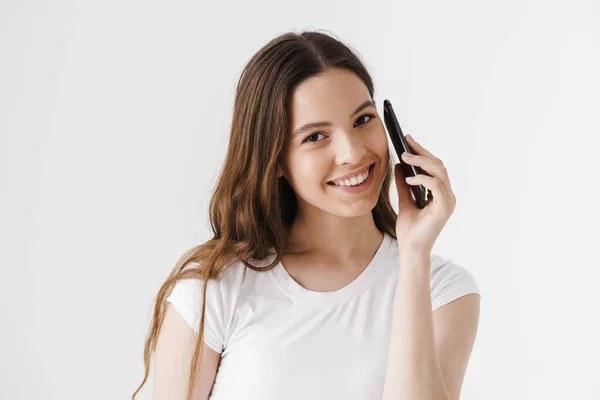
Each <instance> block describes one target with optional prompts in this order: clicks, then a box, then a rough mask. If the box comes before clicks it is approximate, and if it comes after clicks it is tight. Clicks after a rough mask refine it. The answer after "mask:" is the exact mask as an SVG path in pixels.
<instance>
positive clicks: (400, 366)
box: [383, 249, 479, 400]
mask: <svg viewBox="0 0 600 400" xmlns="http://www.w3.org/2000/svg"><path fill="white" fill-rule="evenodd" d="M399 254H400V255H401V256H400V260H399V267H400V266H401V268H400V269H399V274H398V284H397V286H396V293H395V299H394V310H393V317H392V318H393V319H392V330H391V337H390V346H389V352H388V364H387V371H386V379H385V384H384V390H383V400H400V399H402V400H413V399H415V400H416V399H419V400H458V399H459V396H460V387H461V385H462V381H463V377H464V374H465V370H466V366H467V363H468V359H469V357H470V353H471V349H472V347H473V342H474V339H475V333H476V330H477V324H478V317H479V296H478V295H472V296H463V297H462V298H460V299H457V300H456V301H453V302H451V303H449V304H446V305H445V306H442V307H440V308H439V309H438V310H436V315H435V318H434V314H433V312H432V305H431V292H430V290H431V287H430V275H431V271H430V266H431V256H430V254H426V253H425V252H418V251H414V250H413V251H402V249H400V252H399ZM458 318H460V320H459V319H458ZM456 321H459V323H460V324H461V325H460V327H459V326H455V325H454V324H456ZM434 322H435V325H434ZM459 328H460V329H459ZM434 331H435V332H436V333H438V334H439V335H438V337H437V338H436V335H434ZM440 356H442V357H443V359H442V358H439V357H440ZM442 366H443V367H442Z"/></svg>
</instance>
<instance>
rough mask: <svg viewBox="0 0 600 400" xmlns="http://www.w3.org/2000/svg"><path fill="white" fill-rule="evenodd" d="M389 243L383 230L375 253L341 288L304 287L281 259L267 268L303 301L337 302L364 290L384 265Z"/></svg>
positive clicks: (279, 282)
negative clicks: (317, 290)
mask: <svg viewBox="0 0 600 400" xmlns="http://www.w3.org/2000/svg"><path fill="white" fill-rule="evenodd" d="M390 245H391V237H390V236H389V235H388V234H387V233H385V232H383V239H382V240H381V243H380V245H379V247H378V248H377V251H376V252H375V255H374V256H373V258H372V259H371V261H370V262H369V264H368V265H367V266H366V267H365V269H364V270H363V271H362V272H361V274H360V275H359V276H357V277H356V278H355V279H354V280H353V281H352V282H350V283H349V284H347V285H346V286H344V287H343V288H340V289H338V290H335V291H330V292H316V291H312V290H309V289H306V288H305V287H303V286H302V285H300V284H299V283H298V282H296V281H295V280H294V278H292V276H291V275H290V274H289V273H288V272H287V270H286V269H285V267H284V266H283V264H282V263H281V261H279V262H278V263H277V265H276V266H275V267H273V268H272V269H271V270H269V273H270V274H271V276H272V277H273V278H274V279H275V281H276V282H277V284H278V285H279V286H280V287H281V289H283V290H284V291H285V292H286V293H287V294H289V295H291V296H293V297H295V298H298V299H300V300H302V301H303V302H307V303H311V304H319V305H326V304H338V303H340V302H343V301H346V300H350V299H352V298H356V297H358V295H359V294H360V293H362V292H363V291H364V290H366V289H367V288H368V287H369V286H370V285H371V284H372V283H373V282H374V281H375V279H376V278H377V276H378V274H379V272H380V271H381V270H382V269H383V268H384V267H385V262H383V261H385V255H386V254H388V253H389V251H388V250H389V246H390Z"/></svg>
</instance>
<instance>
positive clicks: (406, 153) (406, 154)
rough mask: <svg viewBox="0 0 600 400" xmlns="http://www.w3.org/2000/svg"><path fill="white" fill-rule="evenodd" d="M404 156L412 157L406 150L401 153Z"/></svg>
mask: <svg viewBox="0 0 600 400" xmlns="http://www.w3.org/2000/svg"><path fill="white" fill-rule="evenodd" d="M402 154H403V155H404V156H405V157H412V154H410V153H409V152H408V151H405V152H404V153H402Z"/></svg>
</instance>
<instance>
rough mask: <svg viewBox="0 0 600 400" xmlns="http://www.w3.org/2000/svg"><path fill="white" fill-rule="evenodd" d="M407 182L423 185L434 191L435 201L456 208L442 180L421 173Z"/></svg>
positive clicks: (446, 206)
mask: <svg viewBox="0 0 600 400" xmlns="http://www.w3.org/2000/svg"><path fill="white" fill-rule="evenodd" d="M407 183H408V184H409V185H411V186H413V185H423V186H425V187H426V188H427V189H429V190H430V191H431V192H432V193H433V201H434V202H436V203H438V204H439V205H440V206H442V207H444V208H447V209H448V210H452V209H453V208H454V201H453V199H452V198H451V197H450V196H449V194H448V192H447V191H446V188H445V187H444V184H443V183H442V181H440V180H439V179H437V178H434V177H432V176H427V175H423V174H419V175H417V176H414V177H412V179H410V180H408V181H407Z"/></svg>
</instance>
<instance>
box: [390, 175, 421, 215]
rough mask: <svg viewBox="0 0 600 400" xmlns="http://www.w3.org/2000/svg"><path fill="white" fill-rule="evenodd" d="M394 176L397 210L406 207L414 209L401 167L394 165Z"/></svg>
mask: <svg viewBox="0 0 600 400" xmlns="http://www.w3.org/2000/svg"><path fill="white" fill-rule="evenodd" d="M394 176H395V178H396V190H397V191H398V210H401V209H402V208H406V207H416V206H415V204H414V200H413V198H412V192H411V190H410V186H409V184H408V183H406V181H405V175H404V172H403V171H402V165H401V164H396V165H394Z"/></svg>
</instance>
